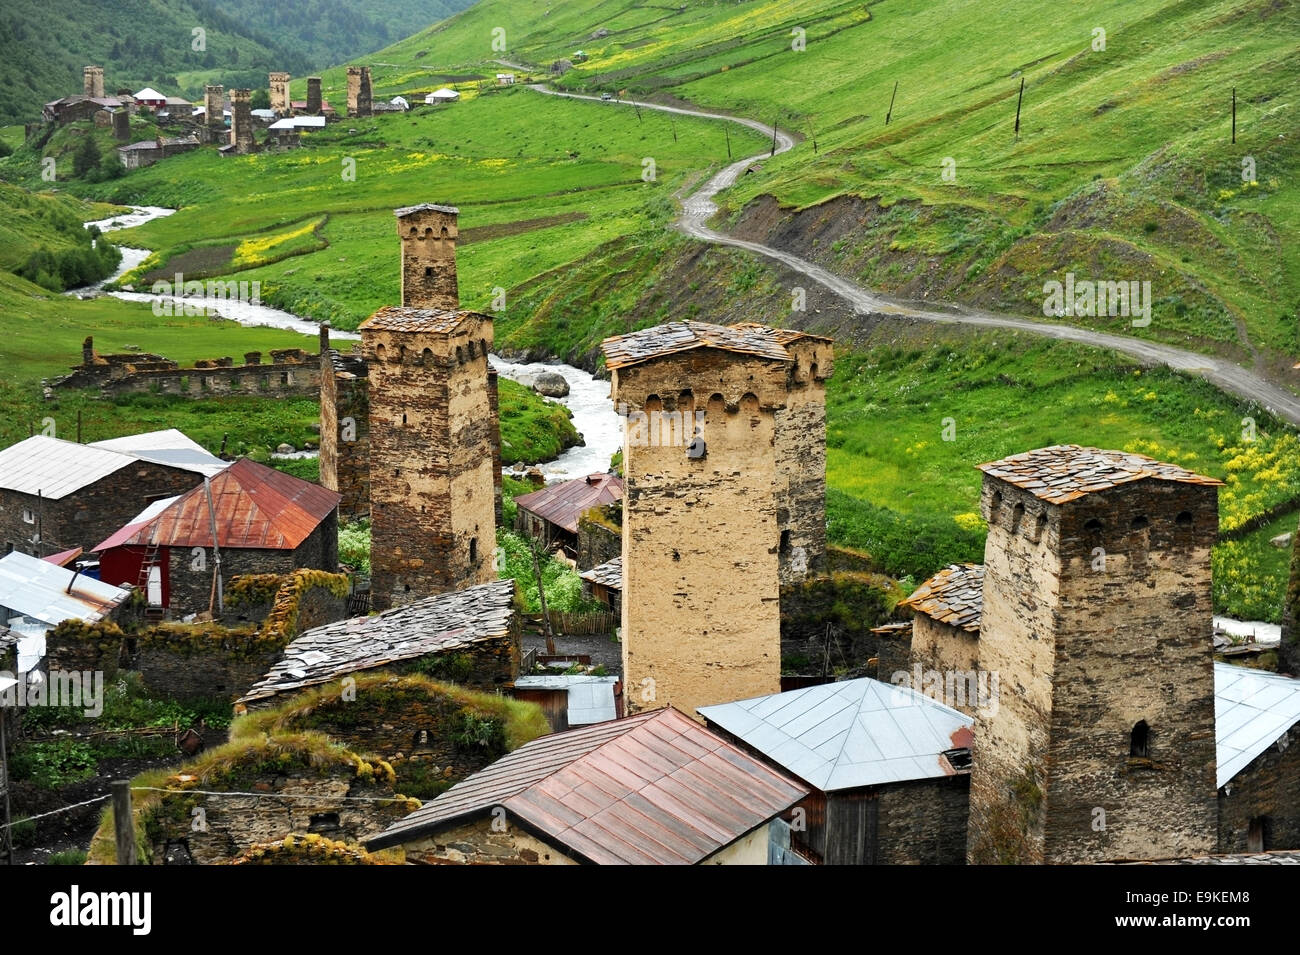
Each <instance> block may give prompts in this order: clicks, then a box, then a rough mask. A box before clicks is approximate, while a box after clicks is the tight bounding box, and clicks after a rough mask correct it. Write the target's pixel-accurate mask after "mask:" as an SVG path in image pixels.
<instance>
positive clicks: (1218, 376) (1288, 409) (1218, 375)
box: [529, 84, 1300, 426]
mask: <svg viewBox="0 0 1300 955" xmlns="http://www.w3.org/2000/svg"><path fill="white" fill-rule="evenodd" d="M529 89H533V90H536V91H537V92H539V93H546V94H547V95H549V96H561V97H565V98H567V99H585V100H593V101H595V102H598V103H599V102H606V101H602V100H601V99H600V97H597V96H586V95H582V94H579V93H562V92H560V91H558V90H553V89H549V88H548V87H546V86H544V85H542V84H533V85H532V86H530V87H529ZM610 105H619V106H639V107H641V108H642V109H655V110H659V111H660V112H664V113H677V114H678V115H681V116H697V117H701V118H703V119H718V120H725V121H727V122H731V123H739V124H740V125H741V126H748V127H749V128H750V129H753V130H755V131H757V132H760V133H762V134H763V135H764V136H768V137H771V136H773V129H772V127H771V126H768V125H766V124H764V123H761V122H759V121H758V120H754V119H744V118H742V117H738V116H727V115H726V114H724V113H710V112H707V111H705V110H697V109H687V108H685V107H681V106H664V105H661V104H659V103H647V102H644V101H638V100H627V99H622V100H614V101H613V102H611V103H610ZM775 139H776V152H777V153H783V152H785V151H787V150H789V149H791V148H793V147H794V139H793V138H792V137H790V136H789V135H787V134H785V133H783V132H781V131H780V130H776V131H775ZM766 155H767V153H759V154H757V155H754V156H750V157H748V158H746V159H741V160H738V161H736V162H733V163H731V164H730V165H728V166H726V167H725V168H724V169H722V170H721V171H720V172H718V173H716V174H715V175H714V176H713V177H711V178H710V179H709V180H708V181H707V182H705V183H704V184H703V185H701V186H700V187H699V188H698V189H696V190H695V191H694V192H692V193H691V194H690V195H689V196H687V197H686V198H685V199H684V200H683V202H682V212H681V215H680V216H678V217H677V219H676V221H675V222H674V223H673V227H674V228H676V229H678V230H679V231H681V232H683V233H685V234H686V235H689V236H693V237H694V238H697V239H701V240H703V241H705V242H713V243H716V244H717V245H729V246H732V247H734V248H737V249H745V250H747V251H749V252H753V253H755V254H757V255H762V256H766V257H767V258H769V259H774V260H776V261H777V262H780V263H781V264H782V265H785V266H786V267H788V268H790V269H792V270H793V271H795V272H798V273H800V274H802V275H805V276H807V277H808V278H809V279H811V280H812V281H814V282H816V283H817V284H819V285H821V286H823V287H824V288H826V289H827V290H829V291H830V292H832V293H833V294H835V295H837V296H839V297H840V298H842V299H843V300H844V301H846V302H848V303H849V304H850V305H852V306H853V310H854V311H855V312H856V313H857V314H860V315H885V316H894V317H898V318H907V319H914V320H919V321H925V322H936V323H938V324H943V325H973V326H977V327H983V328H990V329H998V328H1005V329H1011V330H1014V331H1021V332H1028V333H1029V334H1031V335H1042V336H1044V337H1046V338H1055V339H1059V340H1061V341H1070V342H1078V343H1080V344H1084V345H1094V346H1096V347H1099V348H1109V349H1112V350H1114V351H1118V352H1122V353H1123V354H1125V355H1130V356H1132V357H1134V358H1137V359H1139V360H1141V361H1146V362H1152V363H1156V364H1161V365H1167V366H1169V367H1170V368H1174V369H1177V370H1179V371H1185V372H1189V373H1191V374H1194V375H1199V376H1200V377H1202V378H1204V379H1206V380H1207V381H1210V382H1212V383H1213V384H1215V385H1217V386H1218V387H1220V388H1222V389H1223V390H1224V391H1227V392H1229V393H1231V394H1234V395H1237V396H1238V397H1240V398H1245V399H1248V400H1250V401H1254V402H1256V403H1258V404H1260V405H1262V406H1263V407H1265V408H1267V409H1268V410H1269V411H1271V412H1272V413H1273V414H1275V415H1277V416H1278V417H1279V418H1283V419H1285V420H1286V421H1289V422H1290V423H1291V424H1293V425H1296V426H1300V398H1297V397H1296V396H1295V395H1294V394H1292V393H1291V392H1289V391H1287V390H1286V389H1284V388H1279V387H1278V386H1277V385H1274V384H1272V383H1271V382H1269V381H1267V380H1266V379H1264V378H1263V377H1261V376H1260V375H1258V374H1256V373H1255V372H1253V371H1250V370H1249V369H1247V368H1243V367H1241V366H1240V365H1238V364H1236V363H1235V362H1233V361H1229V360H1228V359H1226V358H1215V357H1214V356H1212V355H1202V354H1200V353H1198V352H1193V351H1187V350H1185V349H1182V348H1175V347H1173V346H1172V345H1162V344H1159V343H1157V342H1151V341H1145V340H1143V339H1139V338H1129V337H1127V336H1124V335H1111V334H1108V333H1106V332H1098V331H1093V330H1092V329H1088V328H1079V327H1077V326H1074V325H1062V324H1058V323H1055V322H1037V321H1032V320H1030V319H1027V318H1016V317H1014V316H1010V315H1002V314H998V313H995V312H986V311H980V310H978V309H972V308H967V307H965V306H960V305H954V306H951V307H950V308H947V309H944V310H939V309H934V308H924V307H919V306H917V305H914V304H909V303H906V302H902V301H898V300H895V299H890V298H887V297H885V296H882V295H879V294H877V293H874V292H872V291H870V290H868V289H865V288H863V287H862V286H860V285H857V284H856V283H853V282H850V281H849V280H848V279H844V278H841V277H840V276H838V275H835V274H834V273H832V272H829V271H827V270H826V269H824V268H822V267H821V266H820V265H816V264H814V263H812V262H809V261H808V260H807V259H803V258H800V257H799V256H797V255H791V254H790V253H789V252H782V251H781V250H780V249H774V248H772V247H771V246H768V245H763V244H762V243H759V242H748V241H746V240H744V239H737V238H735V237H733V236H729V235H727V234H726V233H724V232H718V231H716V230H714V229H711V228H709V226H708V221H709V219H711V218H712V217H713V215H714V213H716V212H717V211H718V206H717V203H715V202H714V201H713V197H714V196H716V195H717V194H718V193H719V192H721V191H722V190H723V189H726V188H728V187H730V186H732V185H735V182H736V180H737V178H739V176H740V174H741V173H742V172H743V171H744V169H745V167H747V166H749V165H750V164H751V163H753V162H755V161H757V160H759V159H762V158H764V157H765V156H766Z"/></svg>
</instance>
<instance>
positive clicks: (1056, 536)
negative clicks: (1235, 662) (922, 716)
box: [967, 445, 1220, 863]
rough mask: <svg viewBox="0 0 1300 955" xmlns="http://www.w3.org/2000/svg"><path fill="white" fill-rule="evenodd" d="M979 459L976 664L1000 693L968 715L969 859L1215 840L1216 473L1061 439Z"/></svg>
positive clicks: (1106, 852) (1130, 852) (1039, 858)
mask: <svg viewBox="0 0 1300 955" xmlns="http://www.w3.org/2000/svg"><path fill="white" fill-rule="evenodd" d="M980 469H981V470H982V471H983V472H984V490H983V494H982V497H981V502H980V504H981V509H982V512H983V515H984V517H985V519H986V520H987V521H988V524H989V534H988V543H987V545H986V547H985V552H984V593H983V611H982V618H981V623H980V634H979V666H980V669H981V670H982V671H986V672H989V673H997V674H999V682H1000V693H999V696H998V699H997V701H996V703H997V706H996V710H995V712H994V713H993V714H992V715H991V716H990V717H989V718H987V719H983V718H982V719H980V720H978V721H977V723H976V726H975V745H974V752H975V754H976V755H975V763H974V771H973V773H972V776H971V794H970V800H971V805H970V827H969V838H968V846H967V851H968V856H969V859H970V861H971V862H975V863H986V862H1029V863H1074V862H1093V861H1097V860H1103V859H1162V858H1178V857H1183V856H1191V855H1197V854H1202V853H1207V852H1212V851H1214V849H1215V846H1216V845H1217V815H1216V813H1217V803H1216V790H1215V741H1214V730H1215V727H1214V670H1213V633H1212V616H1211V615H1212V607H1211V599H1210V596H1211V594H1210V549H1211V548H1212V547H1213V546H1214V543H1215V540H1216V538H1217V535H1218V527H1219V512H1218V503H1217V498H1218V485H1219V484H1220V482H1219V481H1216V480H1215V479H1213V478H1207V477H1202V476H1201V475H1198V474H1194V473H1192V472H1190V471H1186V470H1184V469H1182V468H1180V467H1177V466H1175V465H1172V464H1162V463H1160V462H1158V461H1154V460H1152V459H1151V458H1147V457H1143V456H1142V455H1137V454H1126V453H1123V452H1119V451H1099V450H1097V449H1095V448H1080V447H1076V446H1073V445H1068V446H1059V447H1050V448H1041V449H1039V450H1037V451H1030V452H1028V453H1027V454H1018V455H1014V456H1012V457H1009V458H1004V459H1003V460H1001V461H995V462H993V463H991V464H983V465H980Z"/></svg>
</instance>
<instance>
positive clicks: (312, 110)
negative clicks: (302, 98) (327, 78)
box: [307, 76, 321, 116]
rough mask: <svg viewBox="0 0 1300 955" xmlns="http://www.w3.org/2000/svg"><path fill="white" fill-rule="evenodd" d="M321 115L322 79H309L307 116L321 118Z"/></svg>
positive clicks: (314, 77)
mask: <svg viewBox="0 0 1300 955" xmlns="http://www.w3.org/2000/svg"><path fill="white" fill-rule="evenodd" d="M320 114H321V98H320V77H319V76H309V77H307V115H308V116H319V115H320Z"/></svg>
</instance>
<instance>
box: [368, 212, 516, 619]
mask: <svg viewBox="0 0 1300 955" xmlns="http://www.w3.org/2000/svg"><path fill="white" fill-rule="evenodd" d="M457 214H458V213H457V210H456V209H454V208H452V207H450V206H436V205H430V204H425V205H419V206H412V207H410V208H405V209H398V210H396V215H397V226H398V234H399V235H400V236H401V237H402V274H403V283H402V304H401V305H400V306H388V307H385V308H381V309H380V310H379V311H377V312H376V313H375V314H374V315H371V316H370V318H368V319H366V321H365V322H363V323H362V325H361V339H362V348H363V351H364V354H365V357H366V362H367V365H368V369H369V385H370V387H369V393H370V520H371V561H370V566H371V589H372V595H373V602H374V606H375V607H377V608H379V609H384V608H386V607H391V606H397V605H401V604H405V603H409V602H411V601H413V600H416V599H418V598H420V597H424V596H428V595H429V594H437V593H445V592H447V591H450V590H458V589H460V588H463V587H468V586H472V585H474V584H480V583H484V582H486V581H490V580H493V579H495V578H496V570H495V567H494V561H493V557H494V553H495V550H496V521H495V517H494V510H495V508H494V500H495V486H496V478H495V476H494V474H493V470H494V464H493V462H494V459H495V451H494V448H493V436H494V432H495V427H496V421H495V417H494V415H493V410H492V402H491V395H490V391H489V383H488V378H489V376H488V353H489V351H490V350H491V347H492V318H491V316H489V315H483V314H480V313H478V312H468V311H462V310H461V309H460V303H459V300H458V299H457V298H456V296H455V288H456V273H455V268H456V263H455V234H456V216H457ZM429 263H434V264H429ZM426 269H436V270H438V274H437V275H436V276H432V277H433V278H436V279H437V281H423V280H424V279H425V278H426V277H429V276H428V273H427V272H426V271H425V270H426ZM413 272H414V273H416V274H418V275H419V276H420V277H421V279H422V281H421V282H419V283H412V282H407V281H406V278H405V277H406V276H407V275H409V274H411V273H413ZM448 288H450V289H451V290H452V291H451V295H450V297H449V296H448V295H447V294H446V290H447V289H448Z"/></svg>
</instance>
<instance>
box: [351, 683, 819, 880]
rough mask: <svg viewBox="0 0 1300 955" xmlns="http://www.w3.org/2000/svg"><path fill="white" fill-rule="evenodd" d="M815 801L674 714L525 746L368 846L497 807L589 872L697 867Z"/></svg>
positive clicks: (408, 837)
mask: <svg viewBox="0 0 1300 955" xmlns="http://www.w3.org/2000/svg"><path fill="white" fill-rule="evenodd" d="M807 793H808V790H807V789H806V788H805V787H803V786H800V785H799V784H798V783H796V782H795V781H794V780H792V779H790V778H789V777H787V776H785V775H783V774H781V773H779V772H777V771H776V770H774V769H771V768H770V767H768V766H767V765H766V764H764V763H761V762H759V761H758V760H756V759H754V758H753V757H752V756H749V755H747V754H746V753H744V752H743V751H741V750H740V749H739V748H737V747H736V746H733V745H732V744H730V743H728V742H727V741H726V740H724V739H723V738H722V737H721V736H718V735H717V734H716V733H713V732H711V731H709V730H707V729H705V728H704V727H703V726H701V725H700V724H698V723H696V722H695V721H694V720H691V719H688V718H687V717H686V716H684V715H682V714H681V713H679V712H678V711H676V710H674V709H671V708H667V709H662V710H654V711H653V712H650V713H642V714H639V715H637V716H632V717H628V718H627V719H622V720H612V721H610V722H607V723H597V724H595V725H593V726H588V727H583V728H581V729H575V730H569V731H568V732H565V733H555V734H552V735H551V736H543V737H542V738H540V739H536V740H533V741H532V742H531V743H526V744H525V745H523V746H521V747H519V749H517V750H515V751H514V752H513V753H510V754H509V755H507V756H503V757H502V758H501V759H499V760H497V761H496V762H495V763H493V764H492V765H491V766H488V767H487V768H485V769H483V770H481V771H480V772H477V773H475V774H474V775H473V776H470V777H469V778H468V779H465V780H463V781H462V782H459V783H457V784H456V785H455V786H453V787H452V788H451V789H449V790H447V791H446V792H445V793H443V794H442V795H441V796H439V797H438V798H436V799H434V800H433V801H432V802H430V803H426V804H425V806H424V808H422V809H418V810H416V811H415V812H413V813H412V814H411V815H409V816H407V817H406V818H405V819H402V820H401V821H400V822H397V823H396V824H394V825H393V826H391V827H389V828H388V829H386V830H384V831H383V832H381V833H379V834H378V835H376V836H372V837H371V838H370V839H368V840H366V842H367V845H368V846H369V847H370V848H382V847H384V846H393V845H398V844H400V843H403V842H409V841H412V840H414V839H418V838H421V837H423V836H426V835H430V834H433V833H435V832H437V831H438V830H440V829H442V828H444V827H446V826H447V825H449V824H451V823H455V822H459V821H461V820H464V819H467V818H472V817H477V816H481V815H483V814H485V813H487V812H490V811H491V810H492V809H493V808H495V807H497V806H500V807H502V808H504V809H505V810H506V812H507V813H509V814H510V815H511V816H513V817H515V818H516V819H517V820H518V821H519V822H521V823H523V824H524V825H525V826H527V827H528V828H529V829H531V830H533V831H535V832H537V833H539V834H540V835H541V836H542V837H543V838H545V839H546V840H547V841H549V842H552V843H554V844H556V845H557V846H560V847H562V848H563V849H564V850H565V851H566V852H568V853H570V854H571V855H572V856H573V857H574V858H576V859H578V860H580V861H583V862H589V863H594V864H597V865H626V864H631V865H691V864H694V863H697V862H699V861H701V860H703V859H705V858H707V857H708V856H710V855H712V854H713V853H715V852H717V851H718V850H719V849H721V848H723V847H724V846H727V845H730V844H731V843H732V842H735V841H736V840H737V839H739V838H740V837H741V836H743V835H745V834H746V833H747V832H749V831H750V830H752V829H754V828H756V827H758V826H760V825H762V824H763V823H765V822H767V821H768V820H769V819H771V818H772V817H774V816H776V815H778V814H779V813H781V812H783V811H785V810H786V809H788V808H789V807H790V806H792V805H794V804H795V803H796V802H798V801H799V800H800V799H802V798H803V797H804V796H805V795H807Z"/></svg>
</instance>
